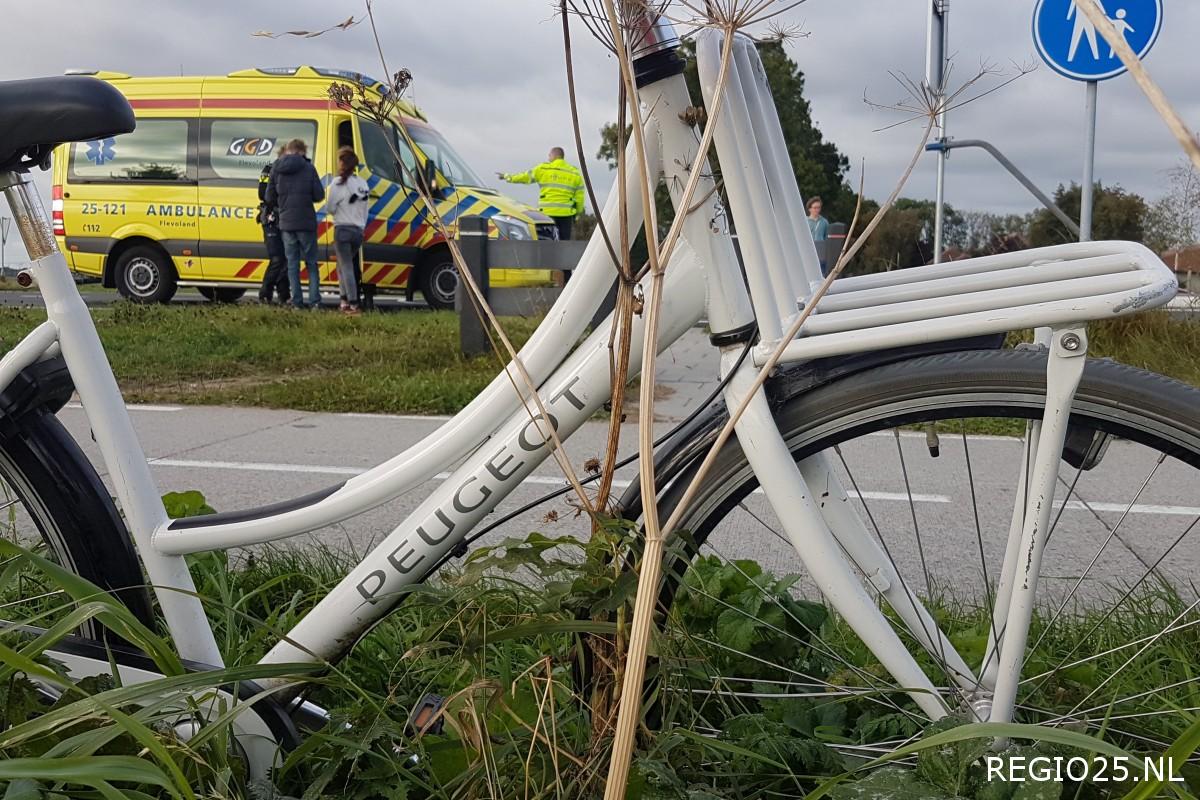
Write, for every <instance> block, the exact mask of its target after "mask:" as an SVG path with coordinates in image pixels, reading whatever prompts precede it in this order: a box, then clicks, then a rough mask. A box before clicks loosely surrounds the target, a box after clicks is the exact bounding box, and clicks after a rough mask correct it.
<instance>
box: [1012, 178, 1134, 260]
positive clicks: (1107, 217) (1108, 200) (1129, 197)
mask: <svg viewBox="0 0 1200 800" xmlns="http://www.w3.org/2000/svg"><path fill="white" fill-rule="evenodd" d="M1082 199H1083V190H1082V189H1081V188H1080V186H1079V184H1077V183H1072V184H1071V185H1070V186H1069V187H1065V186H1063V185H1062V184H1059V186H1058V189H1056V190H1055V192H1054V204H1055V205H1057V206H1058V207H1059V208H1061V209H1062V210H1063V211H1064V212H1066V214H1067V216H1068V217H1071V218H1072V219H1079V208H1080V205H1081V202H1082ZM1145 225H1146V201H1145V200H1144V199H1143V198H1142V197H1141V195H1137V194H1134V193H1133V192H1127V191H1125V190H1124V189H1122V188H1121V187H1120V186H1118V185H1113V186H1104V185H1102V184H1100V183H1097V184H1096V189H1095V199H1094V204H1093V209H1092V238H1093V239H1096V240H1104V239H1124V240H1127V241H1131V242H1140V241H1142V238H1143V235H1144V232H1145ZM1078 238H1079V237H1077V236H1076V235H1075V234H1074V233H1072V232H1071V231H1069V230H1067V226H1065V225H1063V224H1062V222H1060V221H1059V219H1058V217H1056V216H1054V215H1053V214H1051V213H1050V212H1049V211H1048V210H1047V209H1044V208H1043V209H1039V210H1037V211H1035V212H1034V213H1033V217H1032V219H1031V220H1030V223H1029V244H1030V246H1032V247H1046V246H1048V245H1054V244H1065V243H1067V242H1074V241H1078Z"/></svg>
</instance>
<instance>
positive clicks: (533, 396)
mask: <svg viewBox="0 0 1200 800" xmlns="http://www.w3.org/2000/svg"><path fill="white" fill-rule="evenodd" d="M398 126H399V128H400V130H401V131H402V132H403V134H404V138H405V140H406V141H407V142H408V143H409V146H410V147H413V143H412V137H411V136H410V135H409V133H408V129H407V128H406V127H405V125H404V123H403V122H400V123H398ZM392 146H393V145H392V143H391V142H389V143H388V147H389V148H391V147H392ZM414 149H416V148H414ZM393 155H394V156H395V158H396V163H398V164H403V163H404V162H403V161H402V160H401V158H400V156H399V154H398V153H396V154H393ZM406 172H407V168H406ZM408 177H409V180H410V182H411V183H412V184H413V185H414V186H416V187H417V193H418V194H419V195H420V196H421V199H422V200H423V201H424V203H425V207H426V208H428V209H429V211H430V217H431V218H432V220H433V226H434V229H435V230H437V231H438V232H439V233H440V234H441V235H442V237H443V238H444V239H445V241H446V246H447V248H448V249H449V250H450V256H451V258H453V259H454V266H455V267H456V268H457V269H458V273H459V277H461V278H463V279H464V280H463V283H464V284H465V285H466V286H467V289H468V292H469V294H470V296H471V302H472V303H473V304H474V306H475V308H476V309H477V310H478V311H480V312H482V317H483V318H484V319H485V321H486V322H487V323H488V324H490V325H491V328H492V329H494V330H495V332H496V336H497V337H498V338H499V339H500V341H501V343H502V344H503V345H504V351H505V352H506V353H507V354H508V358H509V366H508V367H505V368H504V374H505V375H506V376H507V377H508V380H509V382H510V383H511V384H512V387H513V391H515V392H516V393H517V397H518V398H520V400H521V405H522V407H523V408H524V409H525V413H526V414H528V415H529V418H530V419H531V420H533V419H534V418H535V417H536V416H537V415H540V416H541V418H542V420H543V423H544V425H538V426H537V427H538V431H539V432H541V431H542V428H543V427H544V428H545V430H546V433H545V434H543V438H544V439H545V441H546V443H547V444H548V445H549V446H550V451H551V454H552V455H553V456H554V460H555V461H556V462H558V466H559V468H560V469H562V471H563V475H564V476H565V477H566V479H567V481H568V482H570V484H571V488H572V489H574V491H575V495H576V496H577V497H578V498H579V503H580V507H581V508H583V509H584V511H585V512H586V513H587V514H588V515H589V516H591V517H594V516H595V513H596V512H595V509H594V508H593V507H592V502H591V498H589V497H588V494H587V492H586V491H585V490H584V488H583V484H581V483H580V482H579V477H578V476H577V475H576V474H575V470H574V468H573V467H572V466H571V462H570V460H569V459H568V458H567V455H566V450H564V449H563V445H562V440H561V439H559V436H558V432H557V431H556V430H554V426H553V425H551V424H550V423H549V419H550V413H549V411H547V410H546V406H545V404H544V403H543V402H542V398H541V395H539V394H538V390H537V385H536V384H535V383H534V382H533V378H532V377H531V376H530V374H529V372H528V371H527V370H526V369H525V363H524V362H523V361H522V360H521V359H520V357H519V356H518V355H517V350H516V348H515V347H513V344H512V341H511V340H510V339H509V338H508V334H507V333H505V331H504V328H503V326H502V325H501V324H500V320H499V319H498V318H497V317H496V314H495V312H494V311H492V307H491V305H489V304H488V302H487V298H485V297H484V296H483V292H482V291H481V290H480V288H479V285H478V284H476V283H475V279H474V278H473V277H471V271H470V270H469V269H468V268H467V262H466V260H465V259H464V258H463V255H462V249H461V248H460V247H459V246H458V241H457V240H456V239H455V238H454V237H452V236H451V235H450V233H449V229H448V226H447V225H446V223H445V221H444V220H443V219H442V215H441V213H439V212H438V210H437V202H436V201H435V200H434V199H433V198H432V197H431V196H430V195H429V193H428V192H427V191H426V188H425V187H424V186H422V185H421V181H418V180H417V179H416V176H414V175H411V174H410V175H409V176H408ZM485 327H487V326H486V325H485ZM488 338H489V341H492V343H493V347H495V341H494V340H493V339H492V338H491V334H490V333H489V335H488ZM497 355H499V352H497ZM514 367H515V368H516V371H517V376H516V377H514V376H513V374H512V368H514ZM517 377H519V378H520V382H521V383H522V384H524V390H522V387H521V386H520V385H518V382H517ZM529 400H532V401H533V404H534V405H535V406H537V411H538V414H537V415H535V414H534V413H533V411H532V410H531V409H530V407H529V402H528V401H529Z"/></svg>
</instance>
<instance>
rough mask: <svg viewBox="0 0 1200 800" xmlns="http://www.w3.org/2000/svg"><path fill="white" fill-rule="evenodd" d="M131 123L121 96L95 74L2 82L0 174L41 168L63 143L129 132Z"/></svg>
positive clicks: (0, 82) (0, 96) (131, 116)
mask: <svg viewBox="0 0 1200 800" xmlns="http://www.w3.org/2000/svg"><path fill="white" fill-rule="evenodd" d="M134 124H135V123H134V118H133V109H131V108H130V107H129V103H128V101H126V100H125V97H124V95H122V94H121V93H120V92H119V91H117V90H116V89H115V88H113V87H112V86H111V85H109V84H107V83H105V82H104V81H101V80H97V79H96V78H87V77H83V76H78V75H71V76H64V77H60V78H32V79H29V80H22V81H0V172H3V171H9V170H27V169H29V168H30V167H32V166H41V167H43V168H45V167H46V166H47V165H48V164H49V161H50V152H51V151H52V150H53V149H54V148H55V147H56V146H57V145H59V144H60V143H62V142H86V141H91V140H92V139H103V138H105V137H108V136H116V135H117V134H120V133H129V132H130V131H132V130H133V128H134Z"/></svg>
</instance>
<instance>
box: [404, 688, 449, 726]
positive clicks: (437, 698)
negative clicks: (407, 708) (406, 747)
mask: <svg viewBox="0 0 1200 800" xmlns="http://www.w3.org/2000/svg"><path fill="white" fill-rule="evenodd" d="M445 705H446V698H444V697H442V696H441V695H439V694H427V695H425V696H424V697H422V698H421V702H419V703H417V706H416V708H414V709H413V711H412V714H410V715H409V717H408V723H407V725H405V729H406V731H407V733H408V735H409V736H422V735H424V734H426V733H432V734H439V733H441V732H442V729H443V728H444V727H445V724H444V720H443V719H442V716H441V714H440V712H441V710H442V708H443V707H444V706H445Z"/></svg>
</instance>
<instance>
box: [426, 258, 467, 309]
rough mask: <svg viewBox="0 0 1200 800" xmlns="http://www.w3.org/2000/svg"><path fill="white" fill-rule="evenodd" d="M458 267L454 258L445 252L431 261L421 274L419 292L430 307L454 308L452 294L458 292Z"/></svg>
mask: <svg viewBox="0 0 1200 800" xmlns="http://www.w3.org/2000/svg"><path fill="white" fill-rule="evenodd" d="M458 283H459V279H458V267H456V266H455V265H454V259H453V258H451V257H450V254H449V253H446V254H445V255H444V256H443V257H441V258H437V259H435V260H433V261H432V263H430V264H429V265H428V266H427V267H426V268H425V269H424V271H423V273H422V276H421V294H423V295H425V302H426V303H428V304H429V307H430V308H434V309H448V308H449V309H452V308H454V296H455V295H456V294H457V293H458Z"/></svg>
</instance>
